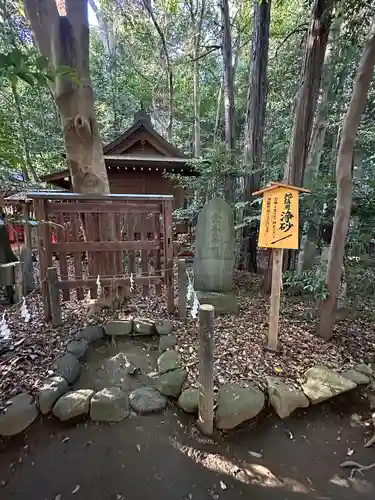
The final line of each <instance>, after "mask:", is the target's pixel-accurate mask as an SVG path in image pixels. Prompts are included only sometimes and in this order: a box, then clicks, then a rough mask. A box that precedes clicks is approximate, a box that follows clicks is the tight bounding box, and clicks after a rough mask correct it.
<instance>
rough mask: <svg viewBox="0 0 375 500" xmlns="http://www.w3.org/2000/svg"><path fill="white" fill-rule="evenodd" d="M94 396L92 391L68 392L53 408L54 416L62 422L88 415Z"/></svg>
mask: <svg viewBox="0 0 375 500" xmlns="http://www.w3.org/2000/svg"><path fill="white" fill-rule="evenodd" d="M93 394H94V391H92V390H91V389H79V390H78V391H72V392H67V393H66V394H64V395H63V396H62V397H61V398H60V399H59V400H58V401H57V403H56V404H55V406H54V407H53V410H52V411H53V414H54V415H55V417H57V418H58V419H60V420H61V421H65V420H69V419H71V418H75V417H79V416H81V415H87V414H88V413H89V410H90V401H91V398H92V396H93Z"/></svg>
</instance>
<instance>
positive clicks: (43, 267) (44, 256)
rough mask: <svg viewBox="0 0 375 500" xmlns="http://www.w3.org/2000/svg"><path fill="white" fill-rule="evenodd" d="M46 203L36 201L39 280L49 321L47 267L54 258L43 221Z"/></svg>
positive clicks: (46, 317)
mask: <svg viewBox="0 0 375 500" xmlns="http://www.w3.org/2000/svg"><path fill="white" fill-rule="evenodd" d="M45 208H46V207H45V202H44V200H42V199H38V198H37V199H35V200H34V211H35V218H36V220H37V221H38V222H39V224H38V255H39V279H40V285H41V288H42V296H43V308H44V318H45V319H46V320H47V321H49V320H50V319H51V309H50V303H49V292H48V283H47V281H46V277H47V267H48V266H49V265H51V263H52V262H51V261H52V256H51V249H50V242H49V241H48V239H49V238H50V233H49V230H48V227H47V225H46V224H43V223H41V221H45V220H46V210H45Z"/></svg>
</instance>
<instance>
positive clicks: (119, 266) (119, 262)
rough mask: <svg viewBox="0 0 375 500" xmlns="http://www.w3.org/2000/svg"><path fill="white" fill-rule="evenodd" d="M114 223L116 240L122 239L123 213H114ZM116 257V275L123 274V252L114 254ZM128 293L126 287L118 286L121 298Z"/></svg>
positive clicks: (118, 293)
mask: <svg viewBox="0 0 375 500" xmlns="http://www.w3.org/2000/svg"><path fill="white" fill-rule="evenodd" d="M113 224H114V235H115V241H121V215H120V214H114V215H113ZM114 257H115V274H116V276H122V275H123V274H124V259H123V254H122V253H120V252H116V253H115V254H114ZM125 294H126V289H125V288H124V287H120V286H119V287H117V295H118V297H119V298H120V299H122V298H124V297H125Z"/></svg>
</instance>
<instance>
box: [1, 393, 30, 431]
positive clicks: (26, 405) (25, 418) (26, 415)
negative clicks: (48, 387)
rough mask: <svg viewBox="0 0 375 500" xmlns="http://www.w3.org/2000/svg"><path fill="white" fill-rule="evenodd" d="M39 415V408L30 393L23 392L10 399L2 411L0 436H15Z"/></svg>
mask: <svg viewBox="0 0 375 500" xmlns="http://www.w3.org/2000/svg"><path fill="white" fill-rule="evenodd" d="M37 416H38V408H37V406H36V404H35V402H34V400H33V398H32V396H30V394H27V393H25V392H22V393H21V394H17V396H14V397H13V398H12V399H10V400H9V404H7V406H6V407H5V408H4V410H2V411H0V436H14V435H15V434H19V433H20V432H22V431H24V430H25V429H27V427H29V425H31V424H32V423H33V422H34V420H35V419H36V417H37Z"/></svg>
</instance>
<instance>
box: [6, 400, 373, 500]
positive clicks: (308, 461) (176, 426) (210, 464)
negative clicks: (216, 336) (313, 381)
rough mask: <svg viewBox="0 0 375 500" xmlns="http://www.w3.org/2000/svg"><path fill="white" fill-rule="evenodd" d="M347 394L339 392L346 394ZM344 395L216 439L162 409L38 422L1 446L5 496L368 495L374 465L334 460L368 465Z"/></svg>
mask: <svg viewBox="0 0 375 500" xmlns="http://www.w3.org/2000/svg"><path fill="white" fill-rule="evenodd" d="M346 396H347V395H346ZM360 407H361V401H357V400H356V401H351V400H350V399H349V400H348V398H347V397H345V398H344V399H341V398H337V399H336V400H335V401H332V402H330V403H326V404H321V405H317V406H315V407H314V408H312V409H311V408H310V409H309V412H308V415H306V414H305V413H304V412H301V413H299V414H297V415H296V416H295V417H293V419H291V420H288V421H280V420H279V419H277V418H276V416H275V415H272V416H270V415H269V416H265V420H264V422H263V425H262V426H260V427H256V428H253V427H246V428H244V429H242V430H237V431H236V432H234V433H230V434H227V435H217V436H216V437H215V441H211V440H207V439H204V438H201V437H200V436H199V435H198V434H197V432H196V431H195V428H194V427H193V423H192V422H193V419H192V418H190V417H188V416H186V415H184V414H181V413H180V412H179V411H178V410H177V409H176V408H175V407H173V408H172V407H169V408H168V409H167V410H166V412H165V413H164V414H160V415H154V416H145V417H142V416H137V417H134V418H132V417H131V418H130V419H127V420H125V421H123V422H121V423H117V424H115V425H95V424H93V423H90V422H87V423H85V424H84V425H83V424H82V423H79V424H76V423H70V424H67V425H62V424H61V423H57V422H56V420H54V419H53V418H49V419H48V418H44V419H41V420H40V421H39V422H36V423H34V424H33V426H32V427H31V428H30V429H29V430H28V431H27V432H26V433H25V434H23V435H22V434H21V435H19V436H17V437H14V438H12V439H11V440H4V441H3V442H1V441H0V492H1V497H2V498H4V499H8V498H14V499H15V500H26V499H29V498H30V496H31V497H32V498H40V499H48V500H64V499H66V498H72V497H77V498H81V499H84V500H105V499H109V500H124V499H127V498H132V499H134V500H149V499H151V498H163V499H164V500H210V499H215V500H220V499H225V500H232V499H233V500H234V499H238V498H255V499H257V500H261V499H267V500H285V499H288V500H310V499H311V500H312V499H320V500H349V499H350V500H359V499H367V498H369V499H370V498H373V497H374V491H375V490H374V488H375V469H372V470H368V471H364V472H363V476H362V475H360V474H355V475H354V477H353V478H350V477H349V476H350V469H343V468H341V467H340V464H341V463H342V462H344V461H346V460H353V461H356V462H358V463H360V464H362V465H369V464H370V463H372V462H374V452H373V450H372V449H366V448H364V447H363V430H362V428H361V426H358V425H357V423H356V422H357V420H356V415H355V414H353V409H354V411H359V410H360Z"/></svg>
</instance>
